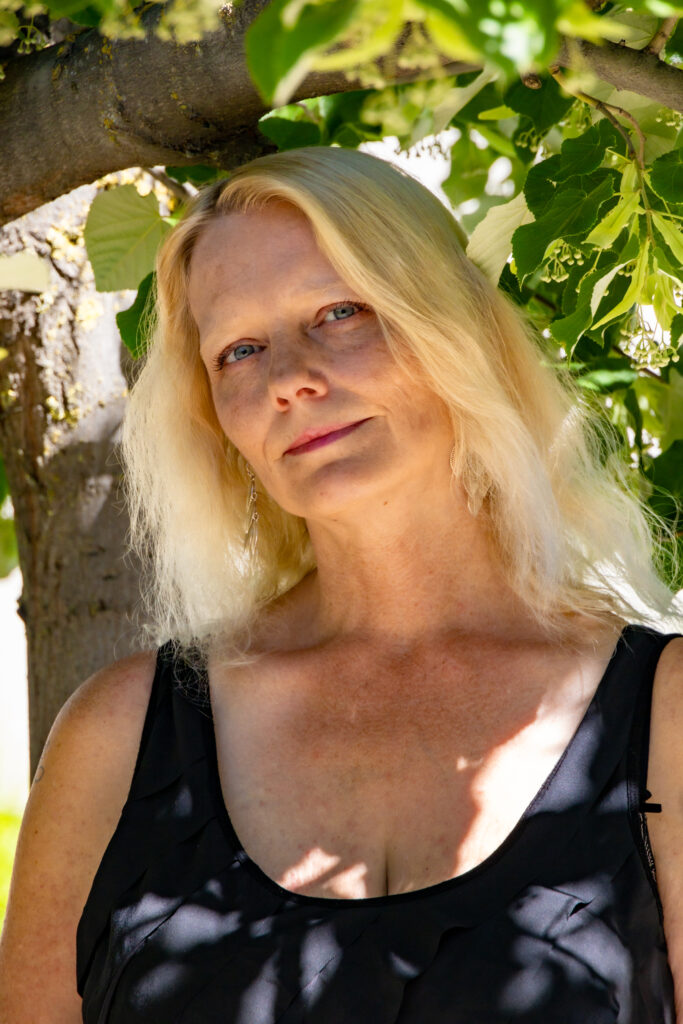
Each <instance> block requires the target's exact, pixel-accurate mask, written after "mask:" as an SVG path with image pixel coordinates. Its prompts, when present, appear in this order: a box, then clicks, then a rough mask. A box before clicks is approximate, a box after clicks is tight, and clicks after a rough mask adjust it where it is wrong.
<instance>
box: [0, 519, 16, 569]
mask: <svg viewBox="0 0 683 1024" xmlns="http://www.w3.org/2000/svg"><path fill="white" fill-rule="evenodd" d="M18 564H19V552H18V550H17V534H16V531H15V529H14V520H13V519H5V517H4V516H0V576H9V574H10V573H11V572H12V569H14V568H16V566H17V565H18Z"/></svg>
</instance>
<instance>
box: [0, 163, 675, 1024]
mask: <svg viewBox="0 0 683 1024" xmlns="http://www.w3.org/2000/svg"><path fill="white" fill-rule="evenodd" d="M158 308H159V322H158V326H157V331H156V337H155V340H154V344H153V345H152V347H151V351H150V354H149V356H148V359H147V362H146V364H145V367H144V369H143V370H142V372H141V374H140V377H139V379H138V381H137V383H136V386H135V388H134V389H133V394H132V397H131V404H130V411H129V413H128V417H127V422H126V428H125V437H124V459H125V462H126V466H127V473H128V481H129V492H130V505H131V515H132V529H133V538H134V542H135V543H136V544H137V545H138V546H139V547H140V549H141V550H143V551H146V552H149V551H151V552H152V555H153V561H154V577H153V581H152V583H151V584H150V585H149V587H148V588H147V598H148V603H149V606H150V608H151V610H152V612H153V620H154V622H155V625H156V632H155V633H154V634H153V636H154V645H156V644H159V643H160V642H161V641H162V640H163V641H167V640H169V638H173V642H172V643H171V642H165V643H163V645H162V646H161V647H160V649H159V651H158V652H156V653H155V652H154V651H150V652H147V653H144V654H140V655H136V656H134V657H131V658H127V659H124V660H123V661H121V662H118V663H116V664H115V665H113V666H111V667H109V668H106V669H104V670H103V671H102V672H100V673H98V674H96V675H95V676H94V677H92V679H90V680H88V681H87V682H86V683H85V684H84V685H83V686H82V687H81V689H80V690H79V691H78V692H77V693H76V695H75V696H74V697H73V698H72V699H71V700H70V701H69V702H68V704H67V706H66V707H65V709H64V710H63V711H62V713H61V714H60V716H59V718H58V720H57V722H56V724H55V726H54V729H53V732H52V734H51V738H50V740H49V742H48V746H47V748H46V751H45V754H44V758H43V768H42V771H41V772H40V773H39V774H40V776H41V781H40V782H39V783H37V784H36V785H35V786H34V789H33V792H32V795H31V798H30V802H29V807H28V810H27V813H26V818H25V824H24V827H23V832H22V838H21V841H20V847H19V852H18V856H17V864H16V869H15V878H14V883H13V885H14V888H13V894H12V902H11V906H10V909H9V914H8V919H7V928H6V933H5V937H4V940H3V941H4V946H3V950H2V959H1V967H0V978H1V979H2V996H0V1007H1V1009H0V1021H1V1022H2V1024H24V1022H26V1024H28V1022H30V1024H40V1022H42V1021H49V1022H50V1024H72V1022H75V1021H77V1020H79V1019H81V1013H82V1014H83V1019H84V1020H85V1021H86V1022H87V1024H94V1022H96V1021H97V1022H104V1021H107V1022H110V1024H111V1022H117V1024H118V1022H123V1021H125V1022H126V1024H137V1022H143V1021H144V1022H147V1024H149V1022H161V1021H163V1022H164V1024H167V1022H170V1021H178V1022H184V1024H189V1022H195V1021H197V1022H199V1021H201V1022H202V1024H209V1022H213V1021H221V1022H231V1024H247V1022H248V1024H274V1022H275V1021H277V1022H280V1024H292V1022H295V1021H296V1022H299V1021H302V1022H303V1021H311V1022H325V1024H334V1022H344V1024H350V1022H353V1024H359V1022H362V1021H373V1024H376V1022H380V1024H385V1022H386V1024H389V1022H403V1024H418V1022H419V1024H423V1022H424V1024H442V1022H449V1024H454V1022H466V1024H474V1022H476V1024H493V1022H502V1021H513V1020H514V1021H524V1022H526V1024H531V1022H541V1021H542V1022H543V1024H551V1022H562V1024H574V1022H576V1024H579V1022H580V1024H586V1022H588V1021H590V1022H591V1024H596V1022H603V1021H604V1022H607V1021H610V1022H614V1021H619V1022H620V1024H627V1022H628V1024H640V1022H645V1021H648V1022H650V1021H657V1022H660V1021H661V1022H666V1024H669V1022H673V1021H674V1015H675V1007H674V999H675V996H674V988H673V979H672V973H673V975H674V976H675V977H676V979H677V986H678V989H677V992H678V1000H679V1013H680V1012H681V1001H682V1000H683V915H682V912H681V906H682V904H683V900H682V896H683V892H682V888H681V875H682V873H683V872H682V870H681V868H682V862H681V849H683V804H682V801H681V792H680V778H681V767H682V763H683V757H682V756H681V751H680V744H679V741H678V738H679V735H680V729H681V726H682V724H683V722H682V717H681V711H680V701H679V699H678V695H679V692H680V686H681V681H682V677H683V641H682V640H680V639H676V638H671V637H669V636H663V635H660V634H658V633H655V632H653V631H652V630H649V629H647V628H645V626H644V625H641V626H637V625H633V624H632V625H630V626H626V624H627V623H628V622H629V621H630V622H631V623H637V622H641V623H646V622H647V621H648V619H647V615H646V614H645V613H644V612H643V611H642V610H641V611H639V610H638V608H641V609H642V607H644V606H647V607H648V608H649V609H650V614H655V613H656V612H657V611H659V612H662V611H663V610H664V609H665V608H666V607H667V605H668V603H669V601H670V595H669V594H668V592H666V591H665V589H664V588H663V586H662V585H661V584H660V583H659V581H658V578H657V576H656V574H655V572H654V569H653V567H652V561H651V541H650V537H649V532H648V526H647V523H646V521H645V518H644V513H643V511H642V510H641V508H640V506H639V505H638V503H637V501H636V499H635V498H634V497H633V496H632V494H630V493H629V491H628V489H627V487H626V484H625V483H624V482H623V481H624V478H625V472H624V471H623V470H620V469H619V468H618V466H617V465H616V462H615V461H614V459H610V458H608V459H607V460H606V459H605V450H604V445H605V439H604V437H603V436H602V435H601V434H600V432H599V428H598V427H597V426H595V425H594V424H592V423H591V420H590V417H589V415H588V414H587V413H586V411H585V410H582V409H581V407H580V406H579V404H577V401H576V397H575V395H574V394H573V393H572V391H571V388H570V387H569V385H568V383H567V382H566V381H563V380H560V378H559V377H558V376H557V375H556V374H555V373H554V371H552V370H551V369H550V368H549V367H548V366H544V365H542V361H541V360H540V359H539V355H538V352H537V350H536V347H535V344H534V342H533V341H532V340H530V336H529V332H528V330H527V329H526V328H525V326H524V325H523V323H522V322H521V320H520V318H519V316H518V314H517V313H516V312H515V311H514V310H513V309H512V308H511V307H510V306H509V305H508V304H507V302H506V301H505V300H504V298H503V297H502V296H501V295H500V294H498V293H496V291H495V290H494V289H493V288H491V287H490V286H489V285H488V284H487V282H486V281H485V280H484V278H483V277H482V275H481V274H480V273H479V272H478V271H477V270H476V268H475V267H473V266H472V265H471V264H470V263H469V262H468V260H467V259H466V258H465V256H464V254H463V250H462V245H461V238H460V236H459V232H458V230H457V227H456V225H455V223H454V222H453V220H452V218H450V216H449V215H448V214H447V213H446V211H445V210H444V209H443V208H442V207H441V206H440V204H439V203H438V201H437V200H436V199H434V197H432V196H431V195H430V194H429V193H428V192H427V191H426V190H424V189H423V188H422V187H421V186H420V185H418V184H417V183H416V182H414V181H413V180H412V179H410V178H409V177H407V176H406V175H403V174H402V173H401V172H399V171H397V170H396V169H395V168H393V167H391V166H390V165H388V164H385V163H382V162H380V161H377V160H374V159H373V158H371V157H369V156H367V155H364V154H361V153H358V152H354V151H346V150H325V149H306V150H300V151H296V152H292V153H284V154H277V155H274V156H268V157H265V158H262V159H259V160H256V161H254V162H253V163H251V164H249V165H247V166H245V167H242V168H240V169H239V170H238V171H237V172H236V173H235V174H233V175H232V177H231V178H230V179H229V180H227V181H224V182H221V183H219V184H217V185H215V186H212V187H210V188H209V189H207V190H206V191H204V192H203V193H202V194H201V195H200V196H199V197H198V198H197V200H196V201H195V202H194V203H193V204H192V207H191V209H190V210H189V211H188V213H187V215H186V216H185V218H184V220H183V221H182V222H181V224H180V225H179V226H178V227H177V228H176V229H175V230H174V232H172V233H171V235H170V236H169V238H168V240H167V241H166V242H165V243H164V245H163V247H162V250H161V252H160V255H159V259H158ZM606 467H607V468H606ZM629 585H631V586H634V587H635V589H636V591H637V593H638V595H639V599H640V604H639V605H638V607H634V606H633V605H631V604H630V603H629V600H628V599H627V598H626V597H624V596H623V595H624V593H629V590H628V586H629ZM653 687H654V689H653ZM650 712H651V716H650ZM650 717H651V722H650ZM648 741H649V748H650V749H649V759H648ZM646 787H647V789H646ZM648 789H649V790H651V792H652V794H653V795H652V797H651V799H650V794H649V793H648V792H647V790H648ZM656 804H661V807H662V813H659V814H655V813H654V812H655V811H656V809H657V808H656ZM646 814H647V818H646ZM646 821H647V824H646ZM648 829H649V830H650V835H651V846H650V839H649V837H648ZM652 854H653V855H654V860H655V861H656V866H657V878H656V882H655V878H654V868H653V865H652V863H651V861H649V860H648V858H651V856H652ZM660 899H661V904H662V905H663V925H662V912H661V906H660ZM79 994H80V995H79ZM80 996H82V997H83V1002H82V1007H81V999H80Z"/></svg>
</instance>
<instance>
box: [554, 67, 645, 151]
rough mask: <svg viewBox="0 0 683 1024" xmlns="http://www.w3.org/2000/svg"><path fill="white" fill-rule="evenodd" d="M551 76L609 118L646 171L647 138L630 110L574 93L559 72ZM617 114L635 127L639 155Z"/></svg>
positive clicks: (566, 89)
mask: <svg viewBox="0 0 683 1024" xmlns="http://www.w3.org/2000/svg"><path fill="white" fill-rule="evenodd" d="M551 74H552V77H553V78H554V79H555V81H556V82H558V83H559V84H560V85H561V86H562V88H563V89H564V90H565V91H566V92H568V93H569V94H570V95H571V96H576V98H577V100H582V101H583V102H584V103H587V104H588V105H589V106H591V107H595V109H596V110H599V111H600V113H601V114H603V115H604V116H605V117H606V118H607V120H608V121H609V122H610V123H611V124H613V125H614V127H615V128H616V130H617V131H618V132H619V134H620V135H621V137H622V138H623V139H624V141H625V143H626V145H627V147H628V151H629V153H630V154H631V157H632V159H633V160H635V161H636V163H637V164H638V167H639V168H640V170H641V171H642V170H644V168H645V136H644V135H643V129H642V128H641V127H640V125H639V124H638V122H637V121H636V119H635V117H634V116H633V114H630V113H629V112H628V110H624V108H623V107H617V106H616V105H615V104H614V103H604V102H603V101H602V100H598V99H596V98H595V96H589V95H588V93H586V92H581V91H574V90H573V89H571V88H570V87H569V85H568V84H567V82H566V81H565V79H564V76H563V75H562V74H561V72H559V71H551ZM615 114H619V115H620V116H621V117H623V118H625V119H626V120H627V121H628V122H629V124H631V125H632V126H633V130H634V131H635V133H636V135H637V136H638V152H637V153H636V150H635V147H634V145H633V142H632V140H631V136H630V135H629V134H628V132H626V131H624V129H623V127H622V126H621V125H620V124H619V122H618V121H617V119H616V117H615V116H614V115H615Z"/></svg>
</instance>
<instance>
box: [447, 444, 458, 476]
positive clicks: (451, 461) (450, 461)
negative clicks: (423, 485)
mask: <svg viewBox="0 0 683 1024" xmlns="http://www.w3.org/2000/svg"><path fill="white" fill-rule="evenodd" d="M456 455H457V452H456V450H455V445H453V447H452V448H451V454H450V457H449V459H448V465H449V466H450V467H451V473H452V474H453V476H455V472H456V470H455V457H456Z"/></svg>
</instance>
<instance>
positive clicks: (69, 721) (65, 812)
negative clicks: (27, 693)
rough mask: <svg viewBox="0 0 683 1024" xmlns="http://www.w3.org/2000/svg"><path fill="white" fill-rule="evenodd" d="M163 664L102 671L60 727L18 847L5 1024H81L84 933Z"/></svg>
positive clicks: (8, 929)
mask: <svg viewBox="0 0 683 1024" xmlns="http://www.w3.org/2000/svg"><path fill="white" fill-rule="evenodd" d="M155 664H156V653H155V652H153V651H148V652H144V653H141V654H135V655H132V656H130V657H128V658H124V659H122V660H121V661H117V662H116V663H114V664H113V665H110V666H108V667H107V668H104V669H101V670H100V671H99V672H96V673H95V674H94V675H93V676H91V677H90V678H89V679H88V680H86V682H84V683H83V684H82V685H81V686H80V687H79V688H78V689H77V690H76V692H75V693H74V694H73V695H72V696H71V697H70V698H69V700H68V701H67V702H66V704H65V705H64V707H63V708H62V710H61V711H60V713H59V715H58V716H57V718H56V719H55V723H54V725H53V727H52V729H51V731H50V735H49V737H48V740H47V743H46V745H45V749H44V751H43V755H42V757H41V759H40V764H39V766H38V770H37V771H36V775H35V779H34V782H33V785H32V787H31V792H30V795H29V800H28V804H27V807H26V812H25V815H24V821H23V823H22V828H21V832H20V836H19V843H18V846H17V854H16V858H15V865H14V872H13V877H12V885H11V890H10V898H9V903H8V908H7V917H6V921H5V929H4V931H3V934H2V944H1V945H0V1021H3V1022H4V1021H5V1020H6V1019H11V1020H12V1021H13V1022H14V1021H16V1022H17V1024H23V1022H24V1021H26V1022H28V1021H29V1020H30V1021H31V1022H32V1024H34V1022H35V1024H40V1022H42V1021H46V1022H47V1021H50V1022H51V1024H52V1022H55V1024H56V1022H59V1024H62V1022H64V1024H71V1022H72V1021H74V1022H75V1021H76V1020H80V1011H79V1010H78V1006H79V1003H80V1000H79V999H78V996H77V993H76V981H75V975H76V965H75V949H76V928H77V925H78V921H79V919H80V916H81V913H82V910H83V907H84V904H85V901H86V899H87V896H88V893H89V891H90V887H91V885H92V881H93V878H94V876H95V873H96V871H97V868H98V867H99V863H100V861H101V859H102V856H103V854H104V851H105V849H106V847H107V844H108V842H109V840H110V838H111V836H112V834H113V832H114V830H115V828H116V824H117V822H118V819H119V817H120V814H121V810H122V808H123V805H124V803H125V801H126V797H127V794H128V790H129V788H130V784H131V781H132V777H133V771H134V767H135V762H136V759H137V752H138V748H139V744H140V738H141V735H142V730H143V726H144V720H145V714H146V710H147V706H148V703H149V697H150V693H151V689H152V683H153V679H154V671H155ZM37 973H38V974H40V976H41V986H40V990H39V991H36V988H35V981H34V979H35V977H36V974H37ZM10 978H11V979H12V984H11V986H9V985H8V984H7V980H8V979H10ZM6 999H9V1000H10V1005H9V1006H7V1005H6V1003H5V1000H6Z"/></svg>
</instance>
